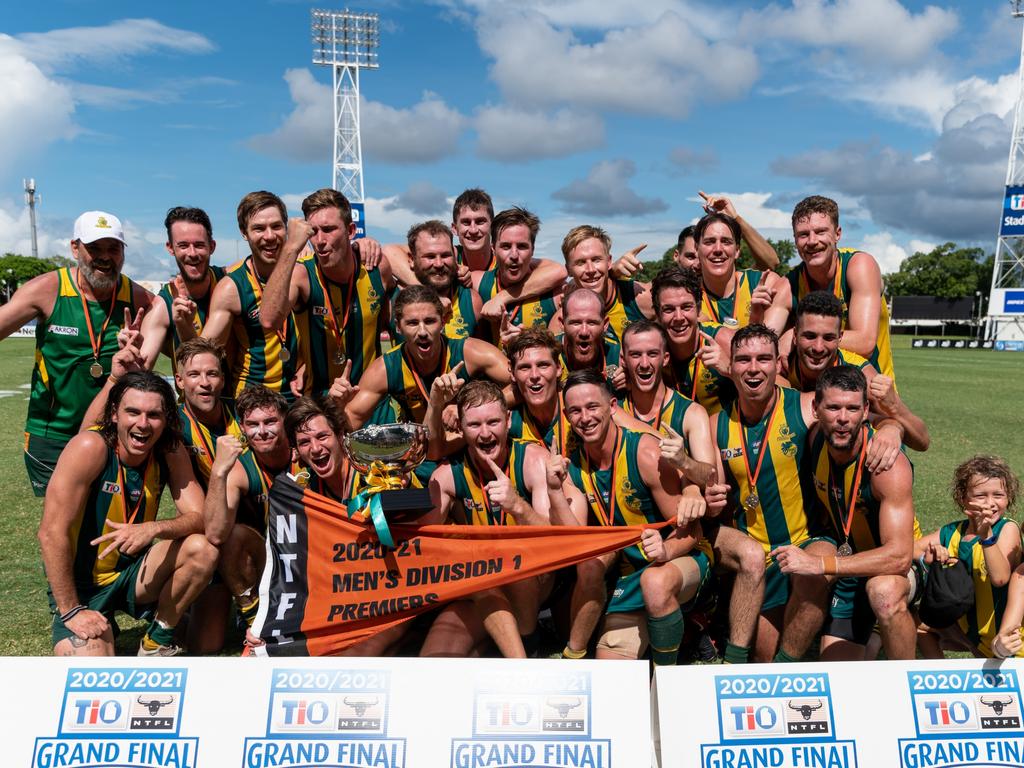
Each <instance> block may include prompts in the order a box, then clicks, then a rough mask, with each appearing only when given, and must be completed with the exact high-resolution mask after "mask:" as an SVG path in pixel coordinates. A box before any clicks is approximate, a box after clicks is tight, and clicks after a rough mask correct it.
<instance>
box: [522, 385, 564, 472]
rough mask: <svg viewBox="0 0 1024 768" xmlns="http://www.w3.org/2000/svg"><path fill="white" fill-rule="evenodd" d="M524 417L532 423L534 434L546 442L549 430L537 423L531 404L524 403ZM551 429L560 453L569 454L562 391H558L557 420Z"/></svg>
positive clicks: (531, 429)
mask: <svg viewBox="0 0 1024 768" xmlns="http://www.w3.org/2000/svg"><path fill="white" fill-rule="evenodd" d="M523 418H524V419H526V422H527V423H528V424H529V425H530V431H531V432H533V434H534V435H536V436H537V439H538V440H540V441H541V442H542V443H543V442H545V441H544V436H545V435H546V434H547V433H548V430H546V429H541V428H540V427H539V426H538V425H537V422H536V421H535V420H534V418H533V415H532V414H531V413H530V408H529V406H528V405H526V404H525V403H523ZM551 429H552V430H553V431H554V433H555V435H554V436H555V440H554V442H555V443H557V447H558V452H559V454H561V455H562V456H567V455H568V454H567V453H566V448H567V446H566V441H565V424H564V422H563V419H562V393H561V392H559V393H558V402H557V403H556V404H555V421H554V423H553V424H552V425H551ZM552 447H555V446H552Z"/></svg>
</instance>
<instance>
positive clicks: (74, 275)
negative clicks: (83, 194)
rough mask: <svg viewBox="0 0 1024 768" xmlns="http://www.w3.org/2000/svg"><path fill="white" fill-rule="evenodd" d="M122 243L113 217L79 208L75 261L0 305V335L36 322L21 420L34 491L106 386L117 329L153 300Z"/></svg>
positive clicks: (42, 486)
mask: <svg viewBox="0 0 1024 768" xmlns="http://www.w3.org/2000/svg"><path fill="white" fill-rule="evenodd" d="M124 250H125V239H124V230H123V228H122V227H121V222H120V221H119V220H118V218H117V217H116V216H113V215H111V214H109V213H104V212H103V211H88V212H86V213H83V214H82V215H81V216H79V217H78V219H77V220H76V221H75V227H74V233H73V235H72V239H71V255H72V256H73V257H74V258H75V261H76V265H75V266H73V267H61V268H60V269H55V270H53V271H52V272H47V273H45V274H42V275H39V276H38V277H35V278H33V279H31V280H29V281H28V282H27V283H25V284H24V285H23V286H21V287H20V288H19V289H18V290H17V291H15V292H14V295H13V296H11V299H10V301H8V302H7V303H6V304H4V305H3V306H2V307H0V338H7V337H8V336H10V335H11V334H12V333H14V332H15V331H17V330H18V329H19V328H21V327H22V326H23V325H24V324H26V323H28V322H31V321H33V320H35V321H36V353H35V365H34V367H33V369H32V384H31V390H30V392H29V401H28V418H27V419H26V421H25V469H26V470H27V472H28V478H29V481H30V482H31V483H32V491H33V493H35V495H36V496H39V497H42V496H44V495H45V494H46V486H47V483H49V481H50V476H51V475H52V474H53V470H54V467H56V466H57V459H58V458H59V457H60V454H61V451H63V450H64V446H65V445H67V443H68V441H69V440H71V438H72V437H74V436H75V434H77V433H78V429H79V427H80V426H81V424H82V419H83V417H84V416H85V413H86V410H87V409H88V408H89V404H90V403H91V402H92V401H93V398H95V396H96V395H97V393H98V392H99V391H100V390H101V389H102V388H103V385H104V382H105V380H106V379H107V375H108V374H109V373H110V360H111V358H112V357H113V355H114V353H115V352H116V351H117V348H118V344H117V334H118V331H119V330H120V329H121V328H122V327H124V326H125V325H127V324H129V323H133V322H136V321H137V319H138V318H139V317H140V311H142V310H145V309H146V308H147V307H150V306H151V305H152V304H153V302H154V298H153V296H152V294H150V293H149V291H147V290H146V289H145V288H143V287H142V286H140V285H138V284H136V283H134V282H132V281H131V280H129V279H128V278H127V277H126V276H125V275H123V274H122V273H121V269H122V267H123V266H124Z"/></svg>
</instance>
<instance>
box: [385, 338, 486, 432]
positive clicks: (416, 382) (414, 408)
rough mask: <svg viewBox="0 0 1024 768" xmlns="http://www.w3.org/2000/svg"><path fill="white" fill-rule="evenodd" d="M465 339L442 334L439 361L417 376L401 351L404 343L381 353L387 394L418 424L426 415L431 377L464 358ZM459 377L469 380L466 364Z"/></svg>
mask: <svg viewBox="0 0 1024 768" xmlns="http://www.w3.org/2000/svg"><path fill="white" fill-rule="evenodd" d="M465 343H466V340H465V339H445V338H444V337H443V336H442V337H441V344H442V349H441V365H440V366H439V367H438V369H437V370H436V371H434V372H432V373H430V374H428V375H426V376H420V375H419V374H418V373H417V372H416V371H414V370H413V367H412V364H411V363H410V362H409V360H408V358H407V357H406V356H405V354H404V347H405V344H404V343H403V344H399V345H398V346H397V347H394V348H393V349H391V350H389V351H387V352H385V353H384V370H385V371H386V372H387V379H388V394H389V395H390V396H391V397H393V398H394V399H395V400H396V401H397V402H398V404H399V405H400V406H401V408H402V411H403V412H404V416H405V418H407V419H409V420H411V421H414V422H417V423H419V424H422V423H423V419H424V418H425V417H426V415H427V397H428V396H429V395H430V387H431V385H432V384H433V383H434V379H435V378H437V377H438V376H440V375H441V374H443V373H448V371H450V370H451V369H452V368H453V367H455V366H456V365H458V364H459V363H461V362H463V360H464V358H463V347H464V345H465ZM459 378H460V379H462V380H463V381H469V373H468V372H467V371H466V368H465V366H463V368H462V370H461V371H460V372H459ZM421 385H422V386H421Z"/></svg>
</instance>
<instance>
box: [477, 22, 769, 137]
mask: <svg viewBox="0 0 1024 768" xmlns="http://www.w3.org/2000/svg"><path fill="white" fill-rule="evenodd" d="M476 30H477V38H478V40H479V44H480V48H481V50H482V51H483V53H484V54H485V55H486V56H489V57H491V58H492V59H493V64H492V66H491V69H490V73H491V77H492V79H493V80H494V81H495V82H496V83H497V84H498V86H499V87H500V88H501V90H502V92H503V93H504V95H505V97H506V99H508V100H509V101H510V102H512V103H513V104H516V105H518V106H520V107H532V108H538V107H552V106H564V105H572V106H575V107H578V108H587V109H600V110H623V111H627V112H635V113H642V114H660V115H666V116H671V117H680V116H684V115H686V114H687V113H688V112H689V110H690V109H691V108H692V107H693V106H694V105H695V104H696V103H697V102H699V101H708V100H712V101H718V100H726V99H731V98H735V97H737V96H740V95H742V94H745V93H746V92H747V91H748V90H749V89H750V87H751V85H752V84H753V82H754V80H755V79H756V78H757V75H758V67H757V60H756V57H755V56H754V54H753V53H752V52H751V51H750V50H748V49H747V48H745V47H741V46H737V45H733V44H731V43H727V42H712V41H709V40H707V39H705V38H704V37H703V36H702V35H701V34H700V33H699V32H698V31H697V30H696V29H695V28H694V27H693V26H692V25H691V24H690V22H689V21H688V20H686V19H684V18H683V17H682V16H680V15H679V14H678V13H676V12H675V11H667V12H665V13H663V14H662V15H660V16H659V17H658V18H657V19H656V20H654V21H651V22H650V23H647V24H644V25H640V26H631V27H624V28H618V29H611V30H609V31H608V32H607V33H605V34H604V36H603V37H602V38H601V39H599V40H597V41H596V42H593V43H588V42H584V41H583V40H581V39H579V38H578V37H577V36H576V35H574V34H573V32H572V31H571V30H570V29H568V28H563V27H559V26H556V25H555V24H554V23H553V22H551V21H550V20H549V19H547V18H545V17H544V16H542V15H541V14H539V13H537V12H533V11H529V10H525V11H520V10H515V9H513V8H511V7H508V6H497V7H493V8H490V9H489V10H487V11H486V12H484V13H483V14H482V15H481V16H479V17H478V18H477V21H476ZM510 40H514V41H515V44H514V45H509V41H510Z"/></svg>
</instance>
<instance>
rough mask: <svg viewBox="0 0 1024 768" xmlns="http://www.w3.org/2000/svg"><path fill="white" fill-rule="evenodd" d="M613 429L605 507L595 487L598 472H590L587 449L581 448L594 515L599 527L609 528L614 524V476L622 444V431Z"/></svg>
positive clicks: (616, 428)
mask: <svg viewBox="0 0 1024 768" xmlns="http://www.w3.org/2000/svg"><path fill="white" fill-rule="evenodd" d="M614 429H615V447H614V448H612V466H611V471H612V477H611V480H612V482H611V486H610V487H609V491H608V505H607V506H605V503H604V498H603V497H602V496H601V489H600V488H598V486H597V473H598V471H599V470H597V469H595V470H594V471H593V472H591V471H590V457H589V456H587V449H586V448H581V449H580V450H581V451H583V456H584V458H585V459H586V462H587V466H586V467H585V468H584V469H585V471H586V473H587V476H588V477H589V478H590V485H591V486H592V487H593V489H594V503H595V508H594V514H595V515H596V516H597V520H598V522H599V523H600V524H601V525H604V526H609V525H614V524H615V488H616V486H615V474H616V470H617V469H618V463H619V446H620V445H621V444H622V430H621V429H619V428H618V427H614Z"/></svg>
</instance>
